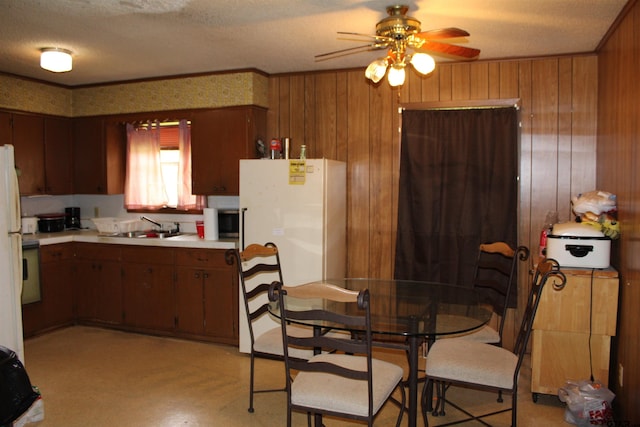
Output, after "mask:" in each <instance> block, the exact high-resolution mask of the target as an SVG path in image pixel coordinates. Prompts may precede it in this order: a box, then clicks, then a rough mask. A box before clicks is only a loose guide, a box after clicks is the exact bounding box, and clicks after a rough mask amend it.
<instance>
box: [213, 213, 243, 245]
mask: <svg viewBox="0 0 640 427" xmlns="http://www.w3.org/2000/svg"><path fill="white" fill-rule="evenodd" d="M239 237H240V213H239V210H238V209H219V210H218V238H220V239H237V238H239Z"/></svg>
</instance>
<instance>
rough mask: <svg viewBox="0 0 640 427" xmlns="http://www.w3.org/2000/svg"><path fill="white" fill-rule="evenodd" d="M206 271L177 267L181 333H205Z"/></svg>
mask: <svg viewBox="0 0 640 427" xmlns="http://www.w3.org/2000/svg"><path fill="white" fill-rule="evenodd" d="M205 274H206V273H205V271H204V270H201V269H197V268H192V267H180V266H178V267H176V278H177V280H176V321H177V323H176V327H177V329H178V331H180V332H186V333H189V334H196V335H202V334H203V333H204V293H203V292H204V291H203V289H202V283H203V278H204V276H205Z"/></svg>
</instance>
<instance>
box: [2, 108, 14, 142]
mask: <svg viewBox="0 0 640 427" xmlns="http://www.w3.org/2000/svg"><path fill="white" fill-rule="evenodd" d="M5 144H11V113H7V112H4V111H0V145H5Z"/></svg>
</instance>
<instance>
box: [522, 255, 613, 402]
mask: <svg viewBox="0 0 640 427" xmlns="http://www.w3.org/2000/svg"><path fill="white" fill-rule="evenodd" d="M562 271H563V273H564V274H565V275H566V277H567V283H566V285H565V287H564V288H563V289H562V290H559V291H556V290H554V289H553V287H552V286H550V285H549V284H547V285H546V286H545V289H543V291H542V295H541V297H540V303H539V306H538V311H537V313H536V318H535V322H534V324H533V334H532V339H531V391H532V392H533V398H534V400H536V399H537V395H538V394H554V395H555V394H557V393H558V389H559V388H560V387H563V386H564V384H565V382H566V381H567V380H576V381H579V380H588V379H589V378H590V377H591V375H592V374H593V377H594V378H595V379H596V380H599V381H601V382H602V383H603V384H604V385H605V386H608V385H609V365H610V352H611V337H613V336H615V335H616V317H617V312H618V286H619V284H618V273H617V272H616V271H615V270H614V269H613V268H607V269H602V270H599V269H596V270H592V269H586V268H581V269H570V268H566V269H565V268H563V269H562Z"/></svg>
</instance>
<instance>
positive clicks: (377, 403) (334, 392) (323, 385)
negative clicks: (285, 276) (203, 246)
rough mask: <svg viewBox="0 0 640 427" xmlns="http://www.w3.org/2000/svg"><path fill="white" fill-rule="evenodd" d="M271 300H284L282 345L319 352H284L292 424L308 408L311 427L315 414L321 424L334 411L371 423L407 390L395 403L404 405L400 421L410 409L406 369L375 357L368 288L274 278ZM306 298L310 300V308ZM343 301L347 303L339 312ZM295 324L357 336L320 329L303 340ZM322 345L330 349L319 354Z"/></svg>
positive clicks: (344, 416)
mask: <svg viewBox="0 0 640 427" xmlns="http://www.w3.org/2000/svg"><path fill="white" fill-rule="evenodd" d="M289 296H291V297H294V298H296V303H295V309H294V308H290V307H289V306H288V304H287V297H289ZM269 298H270V299H271V301H278V304H279V310H280V321H281V326H282V337H283V348H285V349H289V348H291V347H292V346H294V345H295V346H296V347H304V348H308V349H309V350H313V351H315V353H316V355H315V356H313V357H312V358H311V359H309V360H300V359H295V358H292V357H290V356H291V355H290V353H289V352H288V350H285V368H286V371H287V426H288V427H290V426H291V413H292V411H294V410H295V411H302V412H306V413H307V416H308V423H309V425H311V416H312V415H313V416H314V417H315V418H316V425H322V416H323V415H329V416H337V417H342V418H347V419H355V420H361V421H366V422H367V423H368V425H369V426H371V425H373V420H374V418H375V416H376V414H377V413H378V411H379V410H380V408H381V407H382V406H383V404H384V403H385V402H386V401H387V400H389V399H390V398H391V395H392V393H393V391H394V390H395V389H399V390H400V392H401V394H402V399H401V400H402V401H401V402H398V401H395V403H398V404H399V405H400V413H399V415H398V419H397V425H398V426H399V425H400V422H401V421H402V415H403V412H404V407H405V394H404V388H403V387H402V375H403V368H402V367H400V366H397V365H395V364H393V363H389V362H386V361H382V360H378V359H374V358H372V355H371V348H372V347H371V344H372V338H371V335H372V334H371V314H370V309H369V291H367V290H362V291H360V292H356V291H350V290H346V289H343V288H339V287H336V286H334V285H330V284H325V283H320V282H319V283H312V284H308V285H303V286H295V287H288V288H283V287H282V285H281V284H280V283H278V282H274V283H273V284H272V286H271V290H270V294H269ZM301 300H302V301H305V302H308V303H309V305H308V308H307V307H306V306H305V304H303V303H302V302H301ZM339 304H346V305H347V306H346V307H344V309H343V310H337V305H339ZM296 322H304V323H305V324H313V325H314V328H316V329H318V330H320V329H322V328H335V329H338V330H344V331H354V332H356V334H354V338H353V339H345V338H344V337H342V338H340V337H339V336H337V337H336V336H328V335H321V334H319V333H316V334H314V336H311V337H304V338H301V337H299V336H297V335H296V334H292V330H291V328H292V325H294V324H295V323H296ZM322 349H324V350H328V351H330V352H325V353H320V351H321V350H322ZM294 373H295V375H294Z"/></svg>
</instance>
